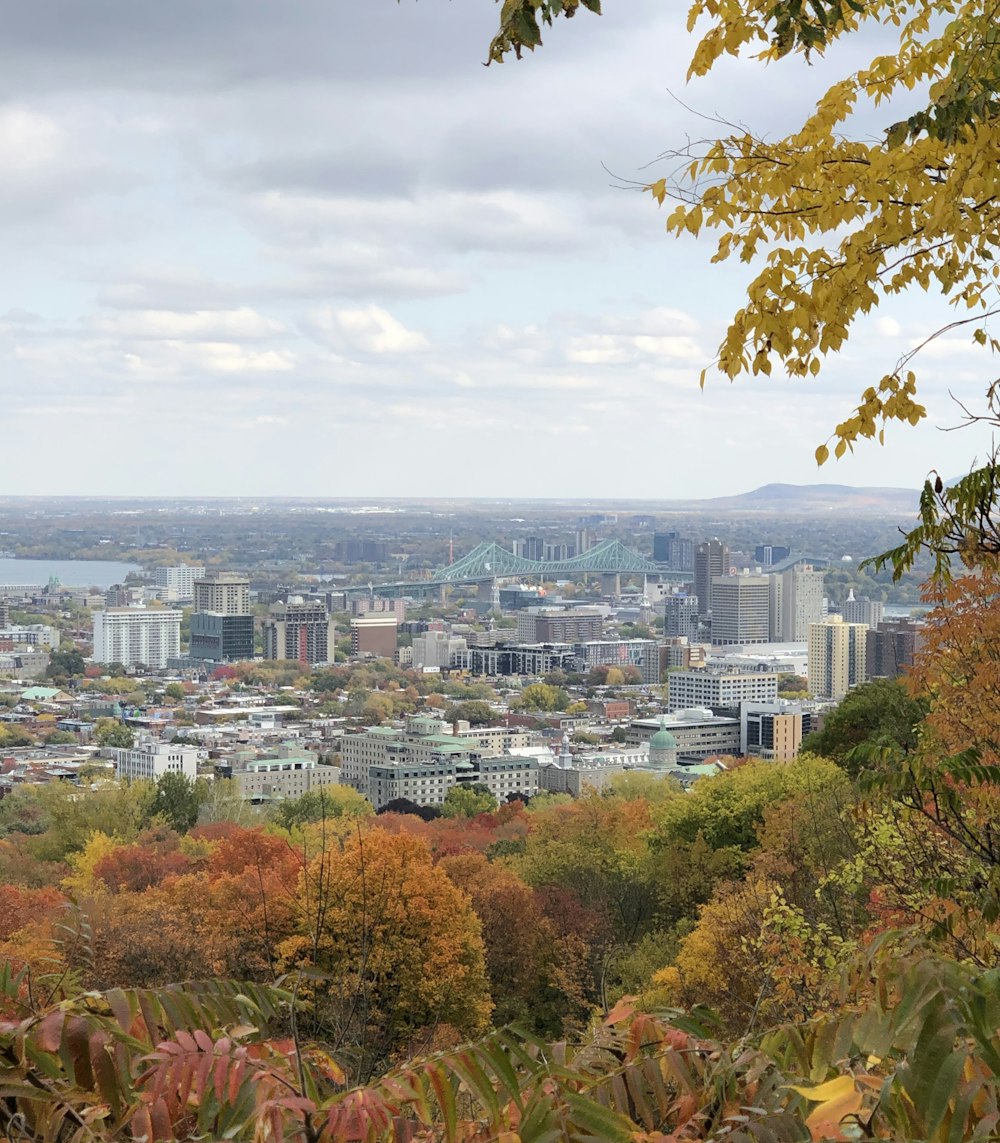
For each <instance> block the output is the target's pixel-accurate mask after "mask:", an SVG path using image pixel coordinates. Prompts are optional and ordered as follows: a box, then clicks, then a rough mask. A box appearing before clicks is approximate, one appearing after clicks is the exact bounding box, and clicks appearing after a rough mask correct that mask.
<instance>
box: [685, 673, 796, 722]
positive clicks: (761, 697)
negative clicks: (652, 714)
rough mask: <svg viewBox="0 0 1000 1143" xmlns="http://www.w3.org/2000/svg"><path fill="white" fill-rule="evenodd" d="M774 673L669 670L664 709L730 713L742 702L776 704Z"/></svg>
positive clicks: (776, 686) (776, 689)
mask: <svg viewBox="0 0 1000 1143" xmlns="http://www.w3.org/2000/svg"><path fill="white" fill-rule="evenodd" d="M777 698H778V673H777V671H740V670H735V671H734V670H713V669H712V668H711V667H704V668H701V669H699V670H693V671H670V672H668V674H667V710H669V711H677V710H687V709H690V708H691V707H707V708H708V709H709V710H714V711H718V710H733V711H737V710H739V708H740V703H744V702H775V701H777Z"/></svg>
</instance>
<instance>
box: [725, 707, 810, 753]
mask: <svg viewBox="0 0 1000 1143" xmlns="http://www.w3.org/2000/svg"><path fill="white" fill-rule="evenodd" d="M815 721H816V714H815V712H814V711H813V710H812V709H811V708H810V707H808V706H807V705H805V704H803V703H801V702H788V701H785V702H780V701H779V702H770V703H758V702H745V703H743V704H742V706H741V708H740V753H741V754H744V755H748V756H751V757H754V758H763V759H764V760H765V761H768V762H788V761H790V760H791V759H792V758H795V757H796V756H797V754H798V752H799V748H800V747H801V745H802V739H803V737H804V736H805V735H807V734H809V733H811V732H812V730H814V729H815V726H814V723H815Z"/></svg>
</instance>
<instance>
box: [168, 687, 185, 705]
mask: <svg viewBox="0 0 1000 1143" xmlns="http://www.w3.org/2000/svg"><path fill="white" fill-rule="evenodd" d="M163 693H164V695H166V697H167V698H168V699H172V700H173V701H174V702H183V700H184V696H185V695H186V694H187V691H185V690H184V684H183V683H167V685H166V687H165V689H164V691H163Z"/></svg>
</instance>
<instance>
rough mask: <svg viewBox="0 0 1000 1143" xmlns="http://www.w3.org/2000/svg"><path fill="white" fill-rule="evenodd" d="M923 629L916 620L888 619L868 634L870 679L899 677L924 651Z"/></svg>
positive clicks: (866, 642) (867, 651)
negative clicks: (921, 648)
mask: <svg viewBox="0 0 1000 1143" xmlns="http://www.w3.org/2000/svg"><path fill="white" fill-rule="evenodd" d="M922 631H923V628H922V627H921V625H920V624H919V623H914V622H913V620H912V619H886V620H883V621H882V623H880V624H879V626H878V627H877V628H875V630H872V629H871V628H869V630H868V634H867V635H866V636H865V660H866V664H865V665H866V667H867V670H868V677H869V678H870V679H895V678H898V677H899V676H900V675H901V674H903V673H904V672H905V671H906V669H907V667H912V666H913V659H914V656H915V655H916V654H917V652H918V651H919V650H920V644H921V639H922Z"/></svg>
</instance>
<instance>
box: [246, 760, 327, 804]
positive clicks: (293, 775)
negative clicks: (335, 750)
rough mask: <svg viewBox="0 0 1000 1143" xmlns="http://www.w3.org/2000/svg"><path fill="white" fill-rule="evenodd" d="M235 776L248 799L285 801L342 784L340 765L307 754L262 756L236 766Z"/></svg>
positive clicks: (247, 800) (253, 800)
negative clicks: (325, 763)
mask: <svg viewBox="0 0 1000 1143" xmlns="http://www.w3.org/2000/svg"><path fill="white" fill-rule="evenodd" d="M232 780H233V781H234V782H235V783H236V785H237V787H238V788H239V791H240V797H241V798H242V799H243V800H244V801H245V802H269V801H281V800H283V799H285V798H301V797H302V795H303V794H308V793H310V792H311V791H313V790H321V789H323V788H324V787H325V786H339V785H340V767H339V766H324V765H323V764H322V763H320V762H318V761H317V760H316V759H315V758H310V757H306V756H300V757H288V758H258V759H256V760H255V761H253V762H247V764H246V765H245V766H244V767H243V768H242V769H240V770H234V771H233V778H232Z"/></svg>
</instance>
